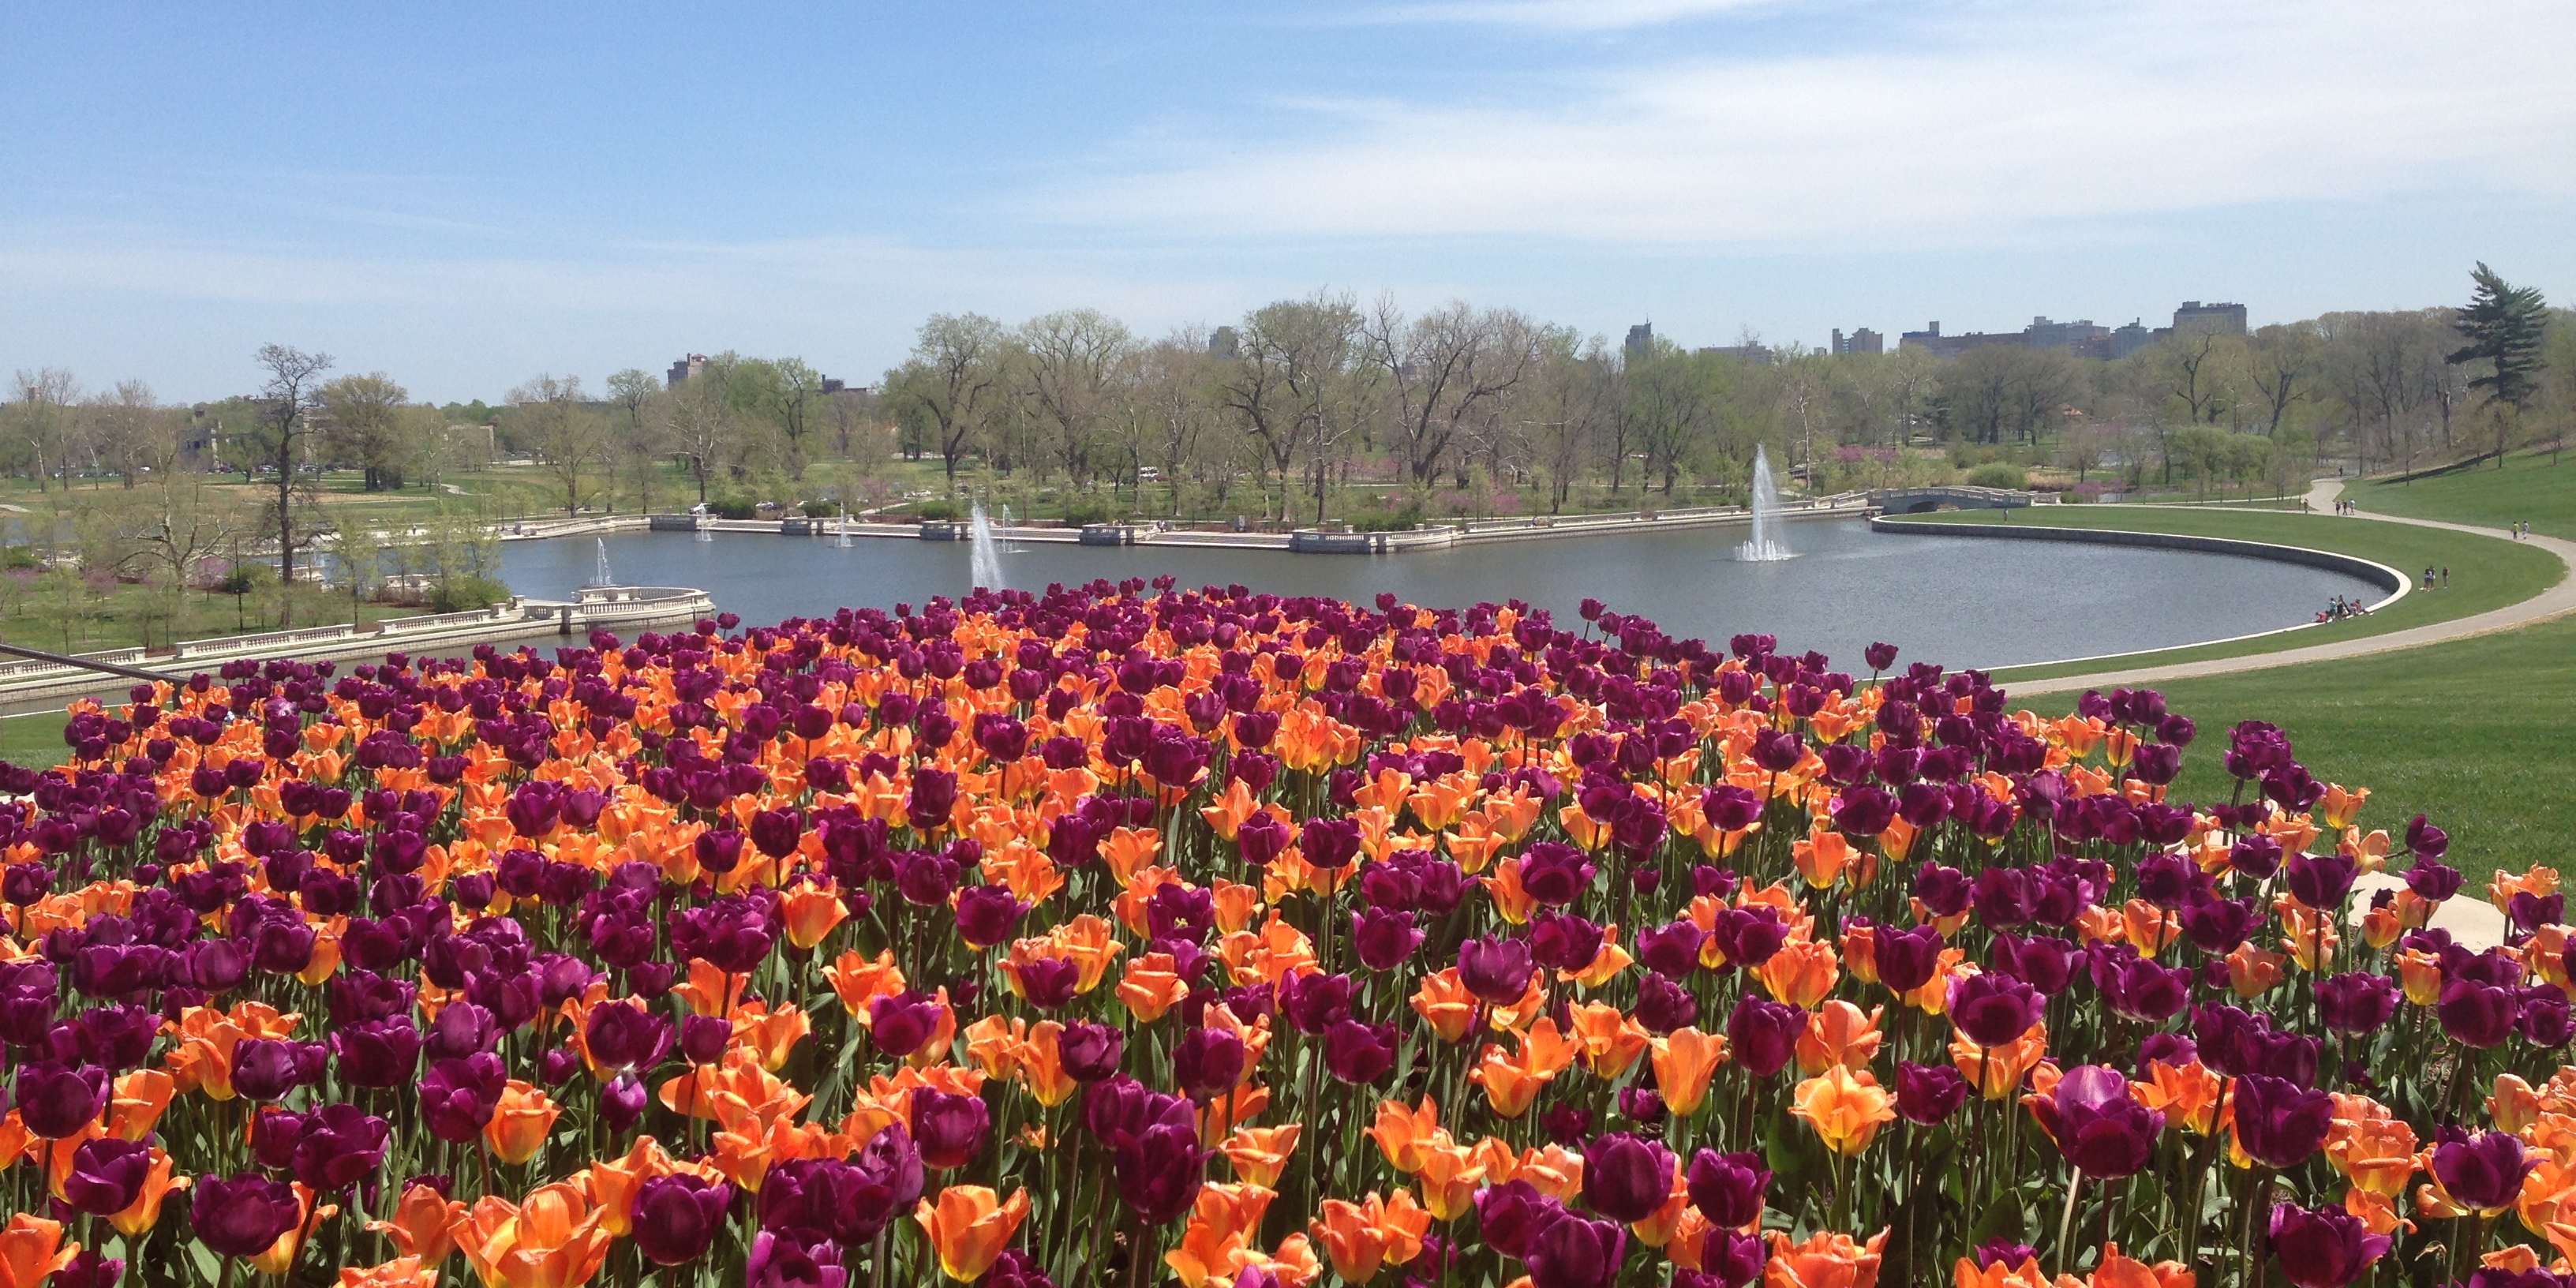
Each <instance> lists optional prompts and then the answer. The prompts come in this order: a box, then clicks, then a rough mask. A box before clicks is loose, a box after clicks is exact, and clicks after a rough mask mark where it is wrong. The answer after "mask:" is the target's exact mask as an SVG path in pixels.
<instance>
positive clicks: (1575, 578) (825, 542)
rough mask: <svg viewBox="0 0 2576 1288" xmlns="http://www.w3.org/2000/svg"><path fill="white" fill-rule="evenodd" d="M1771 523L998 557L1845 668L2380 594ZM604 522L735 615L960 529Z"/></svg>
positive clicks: (2322, 575) (910, 561)
mask: <svg viewBox="0 0 2576 1288" xmlns="http://www.w3.org/2000/svg"><path fill="white" fill-rule="evenodd" d="M1787 532H1788V540H1789V543H1790V546H1791V548H1792V549H1794V550H1796V551H1797V552H1798V557H1797V558H1795V559H1791V560H1789V561H1787V562H1785V563H1767V564H1748V563H1739V562H1737V561H1736V560H1735V558H1734V548H1735V545H1736V543H1738V542H1740V541H1742V540H1743V533H1742V531H1741V530H1740V529H1723V528H1721V529H1703V530H1700V531H1696V532H1689V531H1684V532H1662V533H1640V534H1638V535H1636V536H1612V537H1585V538H1573V539H1562V540H1546V541H1531V542H1521V543H1513V544H1505V545H1491V546H1475V547H1469V548H1467V549H1463V550H1451V551H1442V552H1438V553H1429V554H1404V555H1381V556H1359V555H1291V554H1287V553H1284V552H1276V551H1255V550H1187V549H1177V548H1171V547H1155V546H1152V545H1145V546H1131V547H1123V548H1101V547H1088V548H1086V547H1080V546H1071V545H1031V546H1024V547H1021V548H1020V549H1018V550H1016V551H1010V552H1006V553H1005V554H1004V555H1003V556H1002V567H1003V570H1004V572H1005V574H1006V576H1007V578H1008V580H1009V582H1010V584H1011V585H1012V586H1013V587H1016V588H1021V589H1028V590H1042V589H1044V588H1045V587H1046V585H1047V584H1048V583H1049V582H1064V583H1066V584H1068V585H1071V584H1075V583H1079V582H1084V581H1088V580H1090V579H1092V578H1094V577H1108V578H1111V579H1113V580H1115V579H1118V578H1124V577H1153V576H1157V575H1160V574H1163V573H1169V574H1171V575H1173V576H1175V577H1178V578H1179V579H1180V582H1181V584H1182V585H1183V586H1201V585H1220V586H1221V585H1228V584H1236V583H1239V584H1242V585H1245V586H1250V587H1253V588H1254V589H1256V590H1265V591H1271V592H1275V593H1279V594H1308V595H1333V596H1338V597H1340V598H1344V599H1353V600H1359V601H1362V602H1366V601H1367V600H1369V599H1372V598H1373V597H1375V596H1376V595H1377V594H1378V592H1380V591H1392V592H1394V593H1395V594H1397V595H1399V596H1401V597H1403V598H1404V599H1405V600H1407V601H1408V602H1412V603H1417V604H1423V605H1429V606H1436V607H1465V606H1467V605H1470V604H1474V603H1476V602H1478V601H1480V600H1491V601H1493V602H1496V603H1500V602H1502V601H1504V600H1507V599H1514V598H1518V599H1524V600H1527V601H1529V602H1531V603H1533V604H1538V605H1542V606H1544V607H1547V608H1552V609H1555V610H1556V611H1557V613H1558V615H1559V617H1560V618H1561V619H1563V620H1567V621H1571V620H1573V616H1574V611H1575V607H1576V605H1578V604H1579V603H1581V602H1582V601H1583V599H1584V598H1586V597H1587V596H1588V597H1591V598H1596V599H1599V600H1602V601H1603V602H1605V603H1607V604H1609V605H1610V606H1611V607H1612V608H1614V609H1616V610H1618V611H1620V612H1624V613H1643V614H1645V615H1646V616H1648V617H1651V618H1653V619H1654V620H1655V621H1656V622H1658V623H1659V624H1661V625H1662V626H1663V628H1664V629H1665V630H1667V631H1670V632H1672V633H1674V634H1677V635H1683V636H1699V637H1702V638H1705V639H1708V640H1711V641H1713V642H1714V641H1722V640H1724V639H1725V638H1726V637H1727V636H1729V635H1732V634H1735V633H1737V632H1740V631H1763V632H1769V633H1773V634H1776V635H1778V636H1779V637H1780V641H1781V645H1782V647H1784V648H1790V649H1801V650H1803V649H1809V648H1814V649H1821V650H1823V651H1824V652H1826V653H1828V654H1830V655H1832V656H1833V657H1834V658H1836V659H1837V660H1840V661H1842V662H1845V663H1846V664H1848V665H1851V666H1854V667H1858V666H1859V665H1860V652H1861V648H1862V647H1863V646H1864V645H1866V644H1868V643H1870V642H1871V641H1873V640H1887V641H1890V642H1892V643H1895V644H1898V645H1901V646H1903V648H1904V650H1905V656H1906V657H1907V658H1908V659H1911V660H1918V661H1937V662H1941V663H1943V664H1944V665H1948V666H1953V667H1957V666H1983V667H1997V666H2008V665H2013V664H2016V663H2024V662H2043V661H2049V660H2052V659H2056V658H2068V657H2086V656H2091V655H2094V654H2100V653H2116V652H2123V651H2126V650H2130V649H2142V648H2160V647H2166V646H2170V645H2176V644H2189V643H2194V642H2197V641H2201V640H2209V639H2220V638H2224V637H2226V636H2230V635H2242V634H2246V633H2249V632H2253V631H2261V630H2270V629H2273V628H2275V627H2282V626H2294V625H2297V624H2298V623H2300V622H2303V621H2307V620H2309V618H2310V617H2312V616H2313V615H2314V614H2315V612H2316V611H2317V610H2318V609H2321V608H2323V607H2325V605H2326V602H2327V601H2328V600H2329V599H2331V598H2333V597H2334V596H2336V595H2338V594H2340V595H2346V596H2352V597H2358V598H2362V599H2365V600H2375V599H2377V598H2379V594H2380V592H2379V591H2378V590H2377V589H2376V588H2375V587H2373V586H2372V585H2370V584H2369V583H2367V582H2364V581H2362V580H2360V579H2358V578H2354V577H2347V576H2344V575H2342V574H2339V573H2332V572H2326V571H2322V570H2319V569H2313V568H2304V567H2300V566H2297V565H2293V564H2281V563H2271V562H2267V561H2264V560H2257V559H2242V558H2236V557H2233V556H2228V555H2211V554H2198V553H2191V552H2185V551H2167V550H2137V549H2127V548H2122V547H2115V546H2094V545H2079V544H2074V543H2066V544H2059V543H2055V542H2026V541H1981V540H1976V539H1973V538H1964V537H1962V538H1948V537H1921V536H1901V535H1893V534H1874V533H1872V532H1870V531H1869V529H1868V526H1867V525H1866V524H1865V523H1863V522H1861V521H1859V520H1832V521H1818V522H1809V523H1793V524H1790V525H1787ZM607 541H608V562H609V568H610V572H611V573H612V575H614V576H615V578H616V579H617V580H618V581H619V582H621V583H626V584H630V585H658V586H698V587H703V588H705V589H707V590H709V591H712V592H713V593H714V595H715V598H716V602H717V603H718V604H719V605H721V606H722V607H723V608H725V609H726V610H728V611H731V612H734V613H738V614H741V616H742V619H743V620H744V621H745V622H750V623H761V622H774V621H778V620H780V619H782V618H787V617H797V616H807V617H811V616H818V615H823V614H828V613H829V612H831V611H832V610H833V609H835V608H838V607H841V606H843V605H850V606H854V607H855V606H866V605H875V606H877V607H881V608H889V609H890V608H892V607H893V606H894V605H895V604H897V603H910V604H913V605H916V606H918V605H920V604H922V603H925V602H927V601H928V600H929V599H930V597H931V596H933V595H940V594H945V595H950V596H955V595H959V594H962V593H964V592H965V591H966V590H967V588H968V587H967V582H968V573H967V559H968V548H967V546H966V544H965V543H963V542H941V541H914V540H903V539H889V538H871V537H860V538H856V539H854V540H853V542H852V544H851V548H850V549H847V550H843V549H841V548H839V547H837V546H835V545H834V544H833V542H832V540H831V539H830V538H829V537H825V538H821V539H810V538H801V537H781V536H769V535H764V534H754V533H718V534H717V535H716V539H715V540H714V541H712V542H698V541H695V540H692V539H691V538H690V537H689V536H687V535H686V534H681V533H630V534H626V535H622V536H614V537H610V538H608V539H607ZM594 555H595V547H594V546H593V544H592V542H591V541H588V540H578V539H576V540H560V541H529V542H517V543H513V544H510V545H508V546H505V547H504V549H503V555H502V565H503V574H504V576H505V578H506V579H507V580H508V582H509V583H510V586H511V587H512V589H514V590H517V591H518V592H520V593H521V594H526V595H536V596H547V597H564V596H569V595H570V594H571V593H572V591H573V590H574V589H575V588H577V587H579V586H580V585H582V584H583V583H584V582H586V581H588V580H589V579H590V577H591V574H592V566H593V559H594Z"/></svg>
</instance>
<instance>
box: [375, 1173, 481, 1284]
mask: <svg viewBox="0 0 2576 1288" xmlns="http://www.w3.org/2000/svg"><path fill="white" fill-rule="evenodd" d="M464 1224H465V1205H464V1204H462V1203H459V1202H457V1201H456V1200H454V1199H451V1198H448V1197H447V1196H445V1195H443V1194H440V1193H439V1192H438V1191H436V1190H433V1189H431V1188H430V1187H428V1186H426V1185H414V1186H411V1187H409V1188H407V1189H405V1190H404V1191H403V1192H402V1199H401V1200H400V1201H399V1202H396V1203H395V1204H394V1219H392V1220H390V1221H370V1222H368V1223H367V1229H368V1230H370V1231H372V1232H374V1233H376V1234H381V1235H383V1236H385V1238H386V1239H387V1240H388V1241H390V1242H391V1243H392V1244H393V1245H394V1250H395V1251H397V1252H400V1253H402V1254H403V1255H404V1256H407V1257H417V1258H419V1259H420V1262H421V1264H423V1265H426V1266H436V1265H438V1264H440V1263H441V1262H444V1261H446V1260H447V1255H448V1254H449V1253H451V1252H454V1251H456V1231H457V1229H458V1228H459V1227H460V1226H462V1225H464Z"/></svg>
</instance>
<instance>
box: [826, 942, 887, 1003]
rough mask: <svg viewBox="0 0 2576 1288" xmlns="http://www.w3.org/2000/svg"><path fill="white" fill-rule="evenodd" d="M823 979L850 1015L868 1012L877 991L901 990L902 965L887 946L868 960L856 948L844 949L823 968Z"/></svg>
mask: <svg viewBox="0 0 2576 1288" xmlns="http://www.w3.org/2000/svg"><path fill="white" fill-rule="evenodd" d="M823 979H824V981H825V982H826V983H829V984H830V985H831V986H832V994H833V996H835V997H838V998H840V999H841V1009H842V1010H844V1011H847V1012H849V1013H850V1014H852V1015H865V1014H867V1013H868V1003H869V1002H871V1001H873V1000H875V999H876V998H877V997H878V996H880V995H887V996H891V995H893V994H896V993H900V992H902V991H903V990H904V980H903V969H902V968H901V967H899V966H897V965H895V964H894V952H893V950H891V949H889V950H887V951H885V952H881V953H878V954H877V956H876V960H875V961H869V960H868V959H867V958H865V957H862V956H860V955H859V954H857V953H856V952H844V953H842V954H841V955H840V957H839V958H837V959H835V960H834V961H833V963H832V964H831V965H829V966H826V967H824V968H823Z"/></svg>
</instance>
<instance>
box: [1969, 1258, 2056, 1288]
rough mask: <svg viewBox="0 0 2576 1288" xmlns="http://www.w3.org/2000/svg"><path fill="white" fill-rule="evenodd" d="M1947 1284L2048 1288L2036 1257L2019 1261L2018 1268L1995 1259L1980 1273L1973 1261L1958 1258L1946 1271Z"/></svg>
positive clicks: (1974, 1260) (2001, 1287)
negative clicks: (1947, 1276)
mask: <svg viewBox="0 0 2576 1288" xmlns="http://www.w3.org/2000/svg"><path fill="white" fill-rule="evenodd" d="M1950 1282H1951V1283H1952V1284H1953V1285H1954V1286H1955V1288H2049V1282H2048V1274H2047V1272H2045V1271H2043V1270H2041V1269H2040V1268H2039V1258H2037V1257H2023V1258H2022V1259H2021V1264H2019V1265H2014V1264H2012V1263H2011V1262H2008V1261H2005V1260H2004V1259H2002V1258H2000V1257H1998V1258H1996V1259H1995V1260H1994V1262H1993V1263H1992V1264H1990V1265H1988V1266H1986V1267H1985V1268H1984V1269H1979V1268H1978V1267H1977V1260H1976V1258H1974V1257H1961V1258H1959V1261H1958V1264H1956V1265H1954V1266H1952V1267H1950Z"/></svg>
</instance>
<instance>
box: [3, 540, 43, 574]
mask: <svg viewBox="0 0 2576 1288" xmlns="http://www.w3.org/2000/svg"><path fill="white" fill-rule="evenodd" d="M35 566H36V549H35V547H33V546H11V547H9V548H8V550H6V551H5V552H0V568H6V569H8V570H9V571H11V572H25V571H27V570H28V569H31V568H34V567H35Z"/></svg>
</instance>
